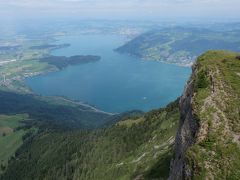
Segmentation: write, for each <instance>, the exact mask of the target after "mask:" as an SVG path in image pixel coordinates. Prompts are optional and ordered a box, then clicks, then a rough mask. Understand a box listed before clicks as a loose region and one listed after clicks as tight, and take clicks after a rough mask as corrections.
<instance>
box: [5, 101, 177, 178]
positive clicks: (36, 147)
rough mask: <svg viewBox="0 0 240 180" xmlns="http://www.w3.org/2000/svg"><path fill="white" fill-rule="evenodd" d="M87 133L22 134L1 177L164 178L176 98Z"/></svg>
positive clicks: (169, 151)
mask: <svg viewBox="0 0 240 180" xmlns="http://www.w3.org/2000/svg"><path fill="white" fill-rule="evenodd" d="M126 117H127V116H125V117H124V118H123V120H121V121H119V122H117V123H116V124H114V125H112V126H110V127H107V128H104V129H99V130H91V131H83V130H80V131H79V130H77V131H59V130H58V131H41V132H38V133H37V134H35V135H32V136H28V137H26V138H25V140H24V143H23V145H22V146H21V148H19V149H18V150H17V152H16V153H15V155H16V156H15V157H12V159H11V160H10V161H9V165H8V167H7V168H6V170H5V173H4V174H3V175H2V179H14V180H15V179H16V177H18V179H19V180H21V179H23V180H27V179H56V180H57V179H86V180H87V179H92V180H95V179H104V180H108V179H109V180H112V179H134V178H146V179H154V178H160V177H161V178H164V179H165V178H167V177H168V174H169V166H170V160H171V157H172V146H173V142H174V137H175V133H176V130H177V126H178V119H179V111H178V101H176V102H174V103H172V104H170V105H168V106H167V107H166V108H163V109H159V110H154V111H151V112H149V113H146V114H144V115H141V116H139V115H137V116H129V118H126Z"/></svg>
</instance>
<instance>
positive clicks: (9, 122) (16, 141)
mask: <svg viewBox="0 0 240 180" xmlns="http://www.w3.org/2000/svg"><path fill="white" fill-rule="evenodd" d="M26 120H28V116H27V115H26V114H18V115H11V116H6V115H0V147H1V150H0V165H1V167H2V168H1V169H0V173H1V171H2V170H3V168H4V167H6V165H7V163H8V160H9V159H10V158H11V157H12V156H14V155H15V151H16V150H17V149H18V148H19V147H20V146H21V145H22V143H23V140H22V137H23V135H25V134H26V133H27V132H28V130H24V129H19V130H16V128H17V127H19V126H21V125H22V123H21V121H26Z"/></svg>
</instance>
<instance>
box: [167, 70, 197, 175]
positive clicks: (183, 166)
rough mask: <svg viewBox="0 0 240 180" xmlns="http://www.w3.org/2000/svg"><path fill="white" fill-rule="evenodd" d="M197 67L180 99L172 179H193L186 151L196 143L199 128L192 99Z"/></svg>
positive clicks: (171, 172)
mask: <svg viewBox="0 0 240 180" xmlns="http://www.w3.org/2000/svg"><path fill="white" fill-rule="evenodd" d="M195 72H196V68H195V67H194V68H193V73H192V76H191V78H190V80H189V82H188V84H187V86H186V88H185V91H184V93H183V95H182V97H181V99H180V103H179V108H180V113H181V116H180V123H179V128H178V132H177V135H176V139H175V154H174V158H173V159H172V162H171V171H170V176H169V179H170V180H178V179H192V169H191V167H189V166H188V165H187V163H186V159H185V153H186V151H187V149H188V148H189V147H190V146H191V145H193V144H194V143H195V140H196V133H197V131H198V129H199V125H198V121H197V118H196V117H194V113H193V108H192V99H193V96H194V90H193V89H194V87H193V86H194V84H193V83H194V76H195Z"/></svg>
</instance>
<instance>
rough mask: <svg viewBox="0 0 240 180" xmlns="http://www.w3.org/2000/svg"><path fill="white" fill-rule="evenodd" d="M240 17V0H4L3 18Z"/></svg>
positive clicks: (0, 8) (0, 2) (1, 5)
mask: <svg viewBox="0 0 240 180" xmlns="http://www.w3.org/2000/svg"><path fill="white" fill-rule="evenodd" d="M20 17H23V18H37V17H44V18H58V17H75V18H79V19H81V18H82V19H88V18H89V19H138V20H141V19H179V18H182V19H193V18H199V19H208V20H211V19H240V0H0V18H2V19H6V18H20Z"/></svg>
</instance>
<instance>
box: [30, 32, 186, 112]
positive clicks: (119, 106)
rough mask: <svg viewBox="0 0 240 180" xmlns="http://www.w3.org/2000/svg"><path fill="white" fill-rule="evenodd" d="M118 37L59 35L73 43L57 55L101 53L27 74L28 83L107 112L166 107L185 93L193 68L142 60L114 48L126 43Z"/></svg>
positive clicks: (65, 40) (65, 41) (45, 91)
mask: <svg viewBox="0 0 240 180" xmlns="http://www.w3.org/2000/svg"><path fill="white" fill-rule="evenodd" d="M124 42H125V39H124V38H123V37H122V36H117V35H80V36H67V37H61V38H59V41H58V43H70V44H71V46H70V47H68V48H64V49H58V50H56V51H54V52H53V55H64V56H72V55H99V56H101V60H100V61H98V62H94V63H89V64H83V65H77V66H70V67H68V68H66V69H64V70H62V71H58V72H53V73H49V74H47V75H40V76H35V77H31V78H28V79H27V80H26V83H27V85H28V86H30V87H31V88H32V89H33V90H34V91H35V92H37V93H39V94H43V95H64V96H67V97H69V98H71V99H77V100H80V101H82V102H87V103H89V104H91V105H94V106H96V107H97V108H99V109H101V110H104V111H108V112H123V111H127V110H132V109H140V110H144V111H148V110H150V109H153V108H159V107H163V106H165V105H166V104H168V103H169V102H171V101H173V100H175V99H176V98H177V97H178V96H180V95H181V94H182V92H183V89H184V86H185V84H186V82H187V79H188V78H189V75H190V73H191V69H190V68H186V67H179V66H175V65H170V64H164V63H161V62H156V61H146V60H141V59H139V58H136V57H132V56H129V55H123V54H119V53H117V52H114V51H113V49H115V48H117V47H119V46H121V45H122V44H124Z"/></svg>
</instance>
